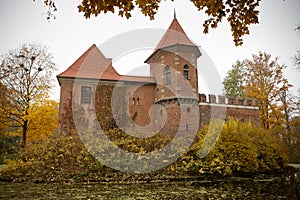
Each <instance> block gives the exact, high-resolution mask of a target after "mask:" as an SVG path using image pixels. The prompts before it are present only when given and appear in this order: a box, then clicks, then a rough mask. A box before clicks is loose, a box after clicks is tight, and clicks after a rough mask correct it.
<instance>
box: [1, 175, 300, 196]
mask: <svg viewBox="0 0 300 200" xmlns="http://www.w3.org/2000/svg"><path fill="white" fill-rule="evenodd" d="M299 180H300V173H299V172H297V173H291V174H290V175H287V176H284V177H275V178H274V177H273V178H269V179H256V178H254V179H249V178H228V179H223V180H215V181H211V180H197V181H174V182H160V183H128V184H116V183H101V184H100V183H93V184H84V183H81V184H57V183H53V184H23V183H4V182H0V191H2V192H1V193H0V199H1V198H3V199H25V198H26V199H28V198H30V199H68V198H75V199H299V198H300V194H299V190H300V186H299V183H300V182H299Z"/></svg>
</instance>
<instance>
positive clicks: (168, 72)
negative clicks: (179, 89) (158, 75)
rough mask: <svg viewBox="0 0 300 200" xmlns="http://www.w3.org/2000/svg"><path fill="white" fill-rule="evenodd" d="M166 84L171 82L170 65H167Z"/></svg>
mask: <svg viewBox="0 0 300 200" xmlns="http://www.w3.org/2000/svg"><path fill="white" fill-rule="evenodd" d="M165 84H166V85H168V84H171V70H170V67H169V66H168V65H167V66H166V67H165Z"/></svg>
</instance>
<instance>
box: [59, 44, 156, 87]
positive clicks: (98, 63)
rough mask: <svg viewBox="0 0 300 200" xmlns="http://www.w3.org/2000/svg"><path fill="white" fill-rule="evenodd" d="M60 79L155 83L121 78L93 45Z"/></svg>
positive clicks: (145, 79)
mask: <svg viewBox="0 0 300 200" xmlns="http://www.w3.org/2000/svg"><path fill="white" fill-rule="evenodd" d="M57 77H58V79H60V78H87V79H99V80H112V81H119V80H120V81H131V82H146V83H156V81H155V78H153V77H143V76H122V75H120V74H119V73H118V72H117V71H116V70H115V69H114V68H113V66H112V60H111V59H108V58H106V57H105V56H104V55H103V54H102V53H101V51H100V50H99V49H98V48H97V46H96V45H95V44H93V45H92V46H91V47H90V48H89V49H88V50H87V51H85V52H84V53H83V54H82V55H81V56H80V57H79V58H78V59H77V60H76V61H75V62H74V63H73V64H72V65H71V66H70V67H69V68H68V69H67V70H65V71H64V72H62V73H60V74H59V75H57Z"/></svg>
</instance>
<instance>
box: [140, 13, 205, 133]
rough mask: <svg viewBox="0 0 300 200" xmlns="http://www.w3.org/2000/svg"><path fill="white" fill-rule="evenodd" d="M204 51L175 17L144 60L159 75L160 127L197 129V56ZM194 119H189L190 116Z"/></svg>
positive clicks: (157, 92) (160, 128) (156, 98)
mask: <svg viewBox="0 0 300 200" xmlns="http://www.w3.org/2000/svg"><path fill="white" fill-rule="evenodd" d="M200 56H201V52H200V51H199V48H198V46H197V45H195V44H194V43H193V42H192V41H191V40H190V39H189V38H188V36H187V35H186V33H185V32H184V30H183V28H182V27H181V25H180V24H179V22H178V20H177V19H176V15H175V14H174V19H173V21H172V23H171V25H170V26H169V28H168V29H167V31H166V32H165V34H164V35H163V37H162V38H161V40H160V42H159V43H158V45H157V46H156V48H155V49H154V51H153V53H152V54H151V55H150V56H149V58H148V59H147V60H146V61H145V62H146V63H148V64H150V76H151V77H156V81H157V85H156V94H155V103H156V110H157V119H160V118H165V119H166V122H163V123H161V122H160V121H158V129H159V130H163V131H165V132H172V133H175V132H177V131H180V132H182V131H183V132H187V131H188V132H189V131H195V130H197V129H198V122H199V121H198V120H197V119H198V115H199V109H198V102H199V97H198V74H197V58H198V57H200ZM191 118H192V119H195V120H190V119H191Z"/></svg>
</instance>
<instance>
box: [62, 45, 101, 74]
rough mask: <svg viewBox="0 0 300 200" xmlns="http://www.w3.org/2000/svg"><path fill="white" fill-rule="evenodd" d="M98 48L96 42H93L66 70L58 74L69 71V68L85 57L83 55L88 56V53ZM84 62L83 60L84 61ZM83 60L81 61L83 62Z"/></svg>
mask: <svg viewBox="0 0 300 200" xmlns="http://www.w3.org/2000/svg"><path fill="white" fill-rule="evenodd" d="M94 48H97V46H96V45H95V44H92V46H90V47H89V48H88V49H87V50H86V51H85V52H84V53H83V54H81V56H79V57H78V58H77V59H76V60H75V61H74V62H73V63H72V64H71V65H70V66H69V67H68V68H67V69H66V70H64V71H63V72H61V73H60V74H58V75H57V76H60V75H62V74H63V73H65V72H67V71H68V70H70V69H71V68H72V67H73V66H74V65H75V64H76V63H78V62H79V60H80V59H83V57H86V56H87V55H86V54H87V53H88V52H90V51H91V50H92V49H94ZM102 55H103V54H102ZM82 62H83V61H82ZM82 62H81V63H82Z"/></svg>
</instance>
